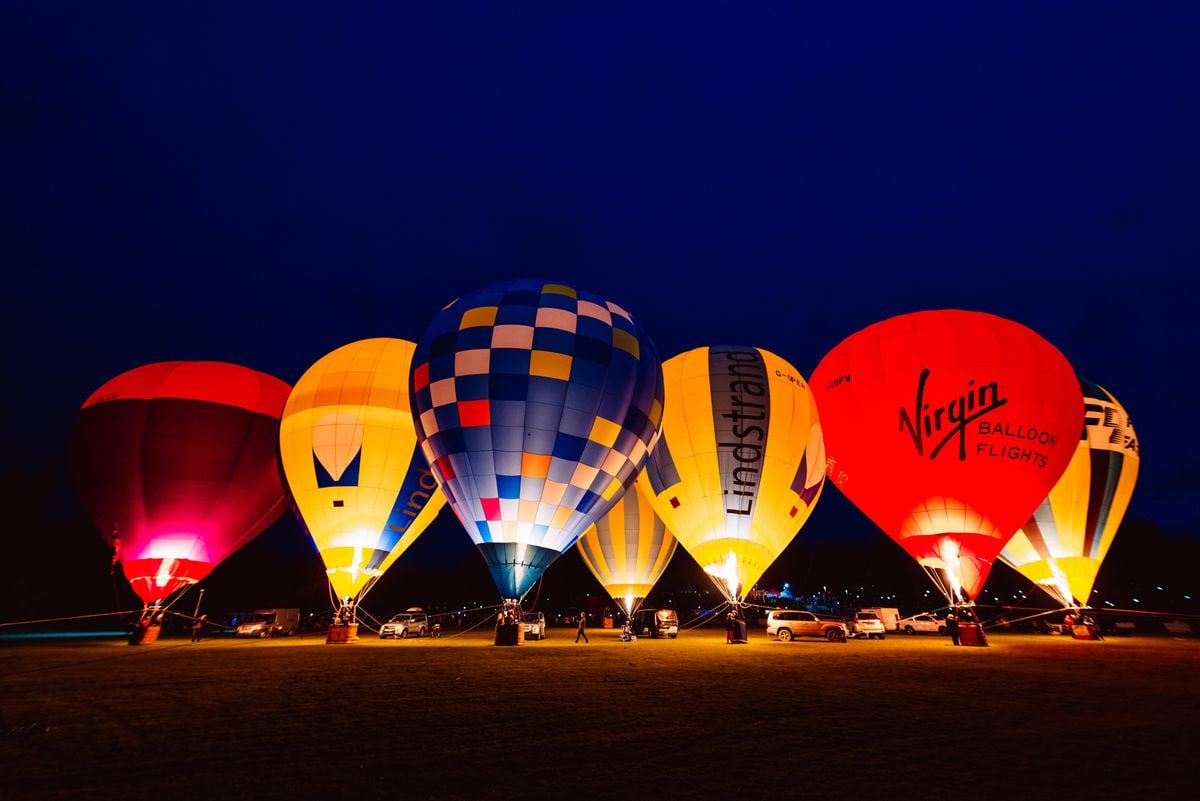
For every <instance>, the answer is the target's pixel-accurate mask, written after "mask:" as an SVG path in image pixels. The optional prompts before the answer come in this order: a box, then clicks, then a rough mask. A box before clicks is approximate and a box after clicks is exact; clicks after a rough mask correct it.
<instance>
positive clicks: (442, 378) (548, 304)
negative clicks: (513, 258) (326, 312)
mask: <svg viewBox="0 0 1200 801" xmlns="http://www.w3.org/2000/svg"><path fill="white" fill-rule="evenodd" d="M414 364H415V365H416V366H415V368H414V369H413V378H412V391H413V398H414V408H415V411H416V413H417V415H418V417H417V436H418V437H419V439H420V442H421V449H422V451H423V452H424V454H425V456H426V458H427V459H428V461H429V464H430V466H431V467H432V468H433V474H434V476H435V477H436V479H437V482H438V485H439V486H440V487H441V488H442V491H443V492H445V494H446V499H447V501H448V502H449V504H450V506H451V508H452V509H453V510H454V513H455V514H456V515H457V516H458V519H459V520H460V521H461V522H462V524H463V527H464V528H465V529H466V531H467V533H468V535H470V537H471V540H472V541H473V542H474V543H475V544H476V546H477V547H478V549H479V551H480V553H481V554H482V555H483V558H484V560H485V561H486V563H487V565H488V568H489V569H490V571H491V574H492V578H493V579H494V581H495V583H496V587H497V589H499V591H500V593H501V597H502V598H503V599H505V600H507V601H516V600H519V599H521V598H522V597H523V596H524V595H525V593H526V592H527V591H528V590H529V589H530V587H532V586H533V584H534V582H536V581H537V579H538V578H539V577H540V576H541V575H542V572H543V571H544V570H545V569H546V568H547V567H548V566H549V565H550V564H551V563H552V562H553V561H554V560H555V559H557V558H558V556H559V555H560V554H561V553H563V551H565V550H566V549H567V548H569V547H571V546H572V545H573V544H574V543H575V541H576V540H577V539H578V538H579V536H580V535H581V534H582V533H583V532H584V531H585V530H586V529H587V528H588V527H589V526H590V525H591V524H592V523H593V522H595V521H596V520H597V519H599V518H601V517H603V516H604V515H605V514H606V513H607V512H608V510H609V509H610V508H611V507H612V505H613V504H615V503H616V502H617V501H618V500H620V499H621V496H622V495H623V494H624V493H625V490H626V489H627V488H628V487H629V486H630V485H631V484H632V483H633V480H634V478H635V476H636V474H637V471H638V469H639V468H640V467H641V466H642V464H643V462H644V461H645V458H646V453H647V451H648V450H649V448H650V445H651V443H652V442H653V440H654V438H655V436H656V435H657V432H658V426H659V421H660V419H661V415H662V392H663V389H662V372H661V365H660V363H659V359H658V354H657V353H656V352H655V350H654V346H653V344H652V343H651V341H650V338H649V337H648V336H647V335H646V333H645V331H643V330H642V328H641V326H640V325H638V324H637V323H636V322H635V321H634V319H633V318H632V317H631V316H630V315H629V313H628V312H627V311H625V310H624V309H623V308H621V307H620V306H618V305H617V304H615V303H613V302H611V301H607V300H604V299H603V298H601V297H598V296H596V295H594V294H592V293H590V292H585V291H582V290H578V289H575V288H574V287H571V286H568V285H566V284H559V283H548V282H543V281H533V280H519V281H506V282H501V283H498V284H494V285H492V286H490V287H488V288H486V289H482V290H479V291H477V292H472V293H471V294H469V295H466V296H464V297H462V298H460V299H458V300H456V301H454V302H453V303H451V304H450V305H449V306H447V307H446V308H444V309H442V311H441V312H439V313H438V314H437V315H436V316H435V317H434V319H433V321H432V322H431V323H430V325H429V327H428V329H427V330H426V331H425V333H424V335H423V336H422V337H421V341H420V343H419V344H418V346H417V353H416V356H415V357H414Z"/></svg>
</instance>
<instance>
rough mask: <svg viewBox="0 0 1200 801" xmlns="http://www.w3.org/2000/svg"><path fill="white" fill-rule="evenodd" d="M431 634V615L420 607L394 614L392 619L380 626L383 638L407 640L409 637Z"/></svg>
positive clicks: (381, 637)
mask: <svg viewBox="0 0 1200 801" xmlns="http://www.w3.org/2000/svg"><path fill="white" fill-rule="evenodd" d="M427 634H429V616H428V615H426V614H425V613H424V612H423V611H422V610H420V609H409V610H408V611H407V612H401V613H399V614H397V615H392V618H391V620H389V621H388V622H387V623H384V624H383V625H382V626H380V627H379V639H381V640H394V639H397V638H398V639H401V640H406V639H408V638H409V637H424V636H425V635H427Z"/></svg>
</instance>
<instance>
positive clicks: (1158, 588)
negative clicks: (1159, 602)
mask: <svg viewBox="0 0 1200 801" xmlns="http://www.w3.org/2000/svg"><path fill="white" fill-rule="evenodd" d="M1154 589H1156V590H1158V591H1159V592H1162V587H1155V588H1154Z"/></svg>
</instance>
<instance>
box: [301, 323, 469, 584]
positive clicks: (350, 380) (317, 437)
mask: <svg viewBox="0 0 1200 801" xmlns="http://www.w3.org/2000/svg"><path fill="white" fill-rule="evenodd" d="M414 349H415V345H414V344H413V343H411V342H406V341H404V340H401V339H388V338H377V339H366V340H361V341H359V342H353V343H350V344H348V345H344V346H342V347H341V348H338V349H337V350H335V351H333V352H332V353H330V354H328V355H326V356H324V357H322V358H321V359H320V360H318V361H317V362H316V363H315V364H313V365H312V366H311V367H310V368H309V369H308V370H307V371H306V372H305V373H304V375H303V376H301V378H300V380H299V381H297V382H296V385H295V387H294V388H293V390H292V393H291V395H290V396H289V398H288V402H287V405H286V407H285V408H284V411H283V417H282V420H281V422H280V434H279V447H280V457H281V459H282V462H283V470H284V475H285V476H286V477H287V482H288V486H289V487H290V489H291V492H292V497H293V498H294V500H295V502H296V506H297V508H298V509H299V511H300V516H301V517H302V518H303V520H304V524H305V526H306V527H307V528H308V532H309V534H310V536H312V538H313V542H314V544H315V545H316V547H317V551H318V552H319V553H320V555H321V559H322V560H323V561H324V563H325V568H326V572H327V573H328V575H329V581H330V584H331V585H332V586H333V589H334V592H335V593H336V594H337V596H338V598H353V599H358V598H359V597H360V596H361V594H363V593H364V592H365V590H366V589H368V588H369V587H370V585H371V583H373V581H374V580H375V579H377V578H378V577H379V576H380V575H382V574H383V572H384V571H385V570H387V568H388V567H389V566H390V565H391V564H392V563H393V562H394V561H395V560H396V559H397V558H398V557H399V556H400V554H401V553H403V552H404V551H405V550H406V549H407V548H408V546H409V545H411V544H412V542H413V540H415V539H416V537H417V535H419V534H420V533H421V531H423V530H424V529H425V528H426V527H427V526H428V525H429V523H430V522H432V521H433V519H434V518H435V517H436V516H437V513H438V511H439V510H440V509H441V507H442V505H443V504H444V503H445V499H444V497H443V496H442V494H441V491H440V490H438V488H437V482H436V481H435V480H434V477H433V474H432V473H431V472H430V471H429V469H428V467H427V465H426V464H425V461H424V458H423V457H421V456H420V455H419V454H418V453H417V437H416V433H415V431H414V428H413V418H412V409H411V407H410V405H409V396H408V380H409V371H410V369H411V366H412V354H413V350H414Z"/></svg>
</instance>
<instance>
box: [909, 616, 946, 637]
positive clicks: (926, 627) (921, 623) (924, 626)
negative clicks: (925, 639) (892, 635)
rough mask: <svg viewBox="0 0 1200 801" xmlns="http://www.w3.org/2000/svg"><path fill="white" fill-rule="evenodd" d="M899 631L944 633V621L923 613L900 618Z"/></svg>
mask: <svg viewBox="0 0 1200 801" xmlns="http://www.w3.org/2000/svg"><path fill="white" fill-rule="evenodd" d="M900 631H902V632H904V633H905V634H919V633H924V634H945V633H946V621H944V620H942V619H941V618H940V617H934V616H933V615H931V614H928V613H925V614H920V615H912V616H911V617H905V618H901V619H900Z"/></svg>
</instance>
